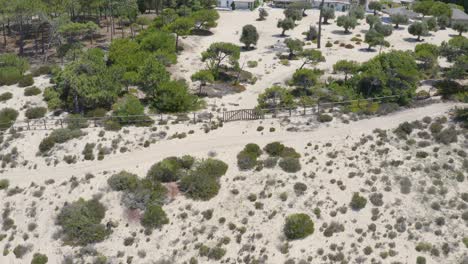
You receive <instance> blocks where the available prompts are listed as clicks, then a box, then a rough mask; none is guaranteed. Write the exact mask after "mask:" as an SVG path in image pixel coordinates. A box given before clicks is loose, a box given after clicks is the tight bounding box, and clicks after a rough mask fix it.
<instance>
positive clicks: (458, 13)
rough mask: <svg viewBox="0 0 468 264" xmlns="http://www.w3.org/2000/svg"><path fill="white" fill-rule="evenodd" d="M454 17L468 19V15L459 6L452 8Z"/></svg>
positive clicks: (455, 18)
mask: <svg viewBox="0 0 468 264" xmlns="http://www.w3.org/2000/svg"><path fill="white" fill-rule="evenodd" d="M452 19H454V20H463V21H468V15H467V14H466V13H465V12H463V11H461V10H460V9H457V8H452Z"/></svg>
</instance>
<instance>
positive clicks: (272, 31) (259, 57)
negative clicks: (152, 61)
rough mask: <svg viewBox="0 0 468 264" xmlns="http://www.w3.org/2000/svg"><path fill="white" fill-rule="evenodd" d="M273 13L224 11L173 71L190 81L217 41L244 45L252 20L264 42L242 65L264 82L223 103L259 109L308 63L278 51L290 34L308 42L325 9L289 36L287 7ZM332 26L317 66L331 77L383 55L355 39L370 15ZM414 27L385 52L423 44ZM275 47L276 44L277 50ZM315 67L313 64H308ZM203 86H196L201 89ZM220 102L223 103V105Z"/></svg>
mask: <svg viewBox="0 0 468 264" xmlns="http://www.w3.org/2000/svg"><path fill="white" fill-rule="evenodd" d="M266 9H267V10H268V13H269V16H268V17H267V19H266V20H265V21H257V18H258V12H257V11H254V12H251V11H242V10H239V11H234V12H232V11H220V19H219V20H218V26H217V27H216V28H214V29H212V30H211V31H212V32H213V35H211V36H203V37H200V36H188V37H186V38H185V39H183V40H182V41H181V42H182V43H183V45H184V47H185V50H186V51H184V52H182V53H181V54H180V55H179V57H178V63H177V64H176V65H175V66H174V67H173V69H174V70H173V74H174V75H175V76H180V77H183V78H185V79H187V80H190V76H191V75H192V74H193V73H195V72H196V71H198V70H200V69H202V68H204V67H205V65H204V63H203V62H202V61H201V53H202V52H203V51H205V50H206V49H207V48H208V47H209V46H210V44H211V43H213V42H231V43H235V44H238V45H240V46H242V45H243V44H242V43H240V42H239V38H240V34H241V32H242V27H243V26H244V25H247V24H252V25H254V26H255V27H256V28H257V31H258V33H259V36H260V37H259V40H258V44H257V47H256V49H255V50H250V51H242V52H241V58H240V60H239V64H240V65H243V64H244V63H245V66H244V70H247V71H250V72H252V73H253V74H254V75H255V76H257V78H258V81H257V83H256V84H254V85H246V87H247V90H246V92H244V93H241V94H233V95H229V96H225V97H223V99H222V103H223V106H224V107H225V108H226V109H228V110H231V109H242V108H253V107H255V106H256V104H257V96H258V94H259V93H261V92H262V91H263V90H264V89H266V88H268V87H270V86H272V85H273V84H284V82H285V81H286V80H288V79H290V78H291V76H292V74H293V73H294V71H295V70H296V69H297V68H299V66H300V65H301V64H302V61H301V60H295V61H291V64H290V66H284V65H282V64H280V59H279V58H278V57H277V53H278V52H281V51H283V53H284V54H286V47H285V45H284V43H283V41H284V40H285V39H286V38H287V37H289V38H299V39H301V40H304V35H302V33H303V32H306V31H307V30H308V29H309V26H310V25H316V26H317V27H318V25H317V22H318V17H319V11H318V10H317V9H312V10H307V11H306V13H307V14H308V16H306V17H304V18H303V19H302V20H301V21H299V22H298V23H297V24H298V25H297V26H296V28H294V29H293V30H289V31H287V32H286V35H287V37H281V36H280V33H281V29H279V28H277V27H276V25H277V21H278V20H279V19H283V18H284V15H283V10H284V9H280V8H270V7H266ZM343 14H345V13H343V12H335V17H338V16H340V15H343ZM382 20H383V21H384V23H385V22H388V20H389V18H388V16H386V15H383V16H382ZM329 22H330V24H329V25H323V27H322V32H323V33H322V34H323V39H322V49H321V50H322V53H323V55H324V56H325V57H326V61H325V62H322V63H319V64H318V65H317V68H319V69H322V70H325V77H326V76H329V75H330V74H332V71H333V68H332V66H333V64H335V63H336V62H337V61H338V60H354V61H358V62H365V61H367V60H369V59H370V58H372V57H374V56H376V55H378V54H379V48H376V50H375V51H371V52H369V51H367V46H368V45H367V44H366V43H364V42H362V43H361V44H360V45H356V43H355V42H353V41H351V39H352V38H353V37H356V36H357V35H358V34H359V35H360V36H359V38H360V39H362V40H364V35H365V33H366V32H367V30H368V29H369V26H368V25H367V23H366V21H365V19H364V20H360V21H359V22H360V25H358V26H357V27H356V28H355V29H352V30H351V31H352V34H347V35H345V34H343V28H341V27H338V26H337V25H336V22H335V21H333V20H329ZM407 27H408V25H402V26H400V29H398V30H396V29H394V30H393V34H392V35H391V36H389V37H387V38H386V40H387V41H389V42H390V43H391V47H389V48H383V49H382V52H385V51H389V50H391V49H396V50H414V47H415V46H416V45H417V44H419V43H423V42H416V41H414V37H413V36H412V35H410V34H409V33H408V29H407ZM454 35H457V33H456V32H455V31H453V30H452V29H446V30H439V31H437V32H431V35H430V36H428V37H424V40H425V43H432V44H436V45H440V44H441V43H442V42H443V41H447V40H449V39H450V38H451V37H452V36H454ZM327 41H330V42H332V43H333V42H335V41H339V42H340V43H345V44H353V45H354V46H355V48H354V49H346V48H344V47H339V45H338V44H333V47H330V48H326V47H325V44H326V43H327ZM273 46H275V48H273ZM304 48H316V44H313V43H311V42H309V45H306V46H305V47H304ZM250 60H256V61H258V66H257V67H256V68H248V67H247V61H250ZM306 67H311V66H306ZM196 87H197V85H194V89H196ZM209 101H210V103H214V102H220V99H212V100H209ZM218 104H219V103H218Z"/></svg>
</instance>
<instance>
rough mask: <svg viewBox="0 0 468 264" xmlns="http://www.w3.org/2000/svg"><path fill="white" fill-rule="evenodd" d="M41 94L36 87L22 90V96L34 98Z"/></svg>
mask: <svg viewBox="0 0 468 264" xmlns="http://www.w3.org/2000/svg"><path fill="white" fill-rule="evenodd" d="M38 94H41V89H39V88H37V87H36V86H32V87H27V88H24V96H34V95H38Z"/></svg>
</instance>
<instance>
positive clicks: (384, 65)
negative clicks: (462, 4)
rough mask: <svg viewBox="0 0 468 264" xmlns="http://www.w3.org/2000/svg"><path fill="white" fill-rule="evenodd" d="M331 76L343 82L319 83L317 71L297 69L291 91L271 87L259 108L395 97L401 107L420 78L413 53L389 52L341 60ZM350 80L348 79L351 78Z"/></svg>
mask: <svg viewBox="0 0 468 264" xmlns="http://www.w3.org/2000/svg"><path fill="white" fill-rule="evenodd" d="M333 69H334V72H336V73H343V75H344V81H341V80H332V79H329V80H328V83H323V82H321V81H320V78H319V77H320V75H321V74H322V73H321V72H320V71H319V70H314V69H298V70H297V71H296V72H295V73H294V75H293V77H292V79H291V81H290V82H289V84H290V85H291V86H292V87H293V89H288V88H284V87H280V86H273V87H271V88H268V89H266V90H265V92H264V93H262V94H260V95H259V98H258V106H259V107H260V108H276V107H294V106H301V107H305V106H310V105H312V104H315V103H316V102H317V101H319V100H320V101H335V100H346V99H357V98H368V97H381V96H389V95H398V96H399V99H398V100H397V102H398V103H400V104H406V103H408V102H409V100H410V99H411V98H412V97H413V96H414V93H415V90H416V87H417V83H418V81H419V77H420V71H419V67H418V64H417V63H416V59H415V55H414V54H413V53H412V52H403V51H391V52H388V53H382V54H380V55H378V56H376V57H375V58H373V59H371V60H369V61H367V62H365V63H362V64H359V63H357V62H355V61H347V60H341V61H338V62H337V63H336V64H335V65H334V67H333ZM350 76H351V77H350Z"/></svg>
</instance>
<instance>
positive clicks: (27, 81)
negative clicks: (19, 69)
mask: <svg viewBox="0 0 468 264" xmlns="http://www.w3.org/2000/svg"><path fill="white" fill-rule="evenodd" d="M33 84H34V79H33V77H32V75H31V74H27V75H24V76H23V77H21V79H20V80H19V82H18V86H19V87H26V86H31V85H33Z"/></svg>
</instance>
